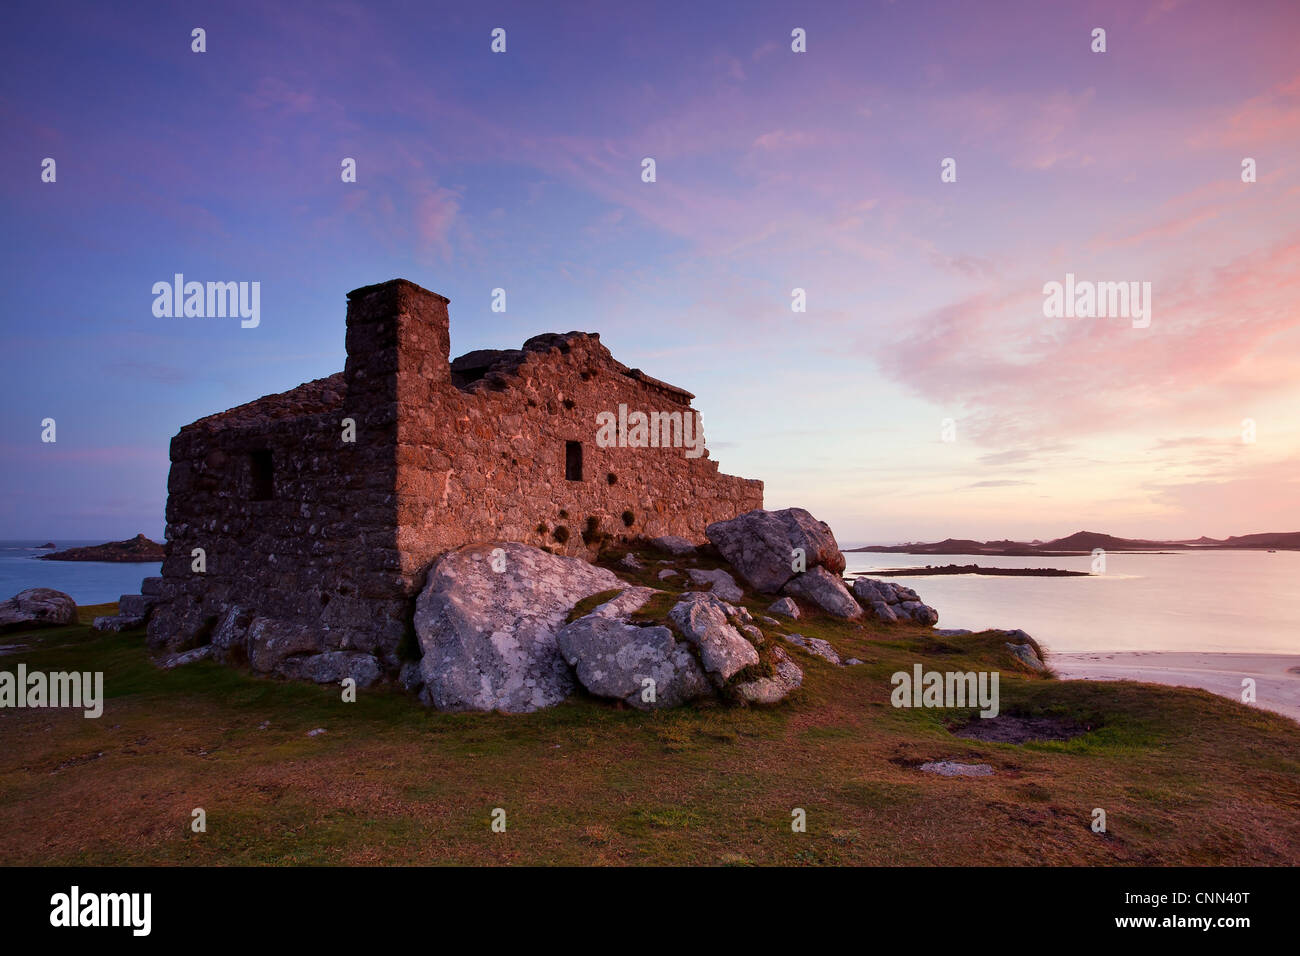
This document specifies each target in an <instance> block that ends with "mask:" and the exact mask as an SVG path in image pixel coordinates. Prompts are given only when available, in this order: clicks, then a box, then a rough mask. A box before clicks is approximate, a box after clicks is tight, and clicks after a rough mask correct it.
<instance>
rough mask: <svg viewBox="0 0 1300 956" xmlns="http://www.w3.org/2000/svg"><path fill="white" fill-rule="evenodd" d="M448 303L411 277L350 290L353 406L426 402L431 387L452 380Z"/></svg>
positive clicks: (347, 373)
mask: <svg viewBox="0 0 1300 956" xmlns="http://www.w3.org/2000/svg"><path fill="white" fill-rule="evenodd" d="M449 302H450V300H449V299H447V298H446V297H445V296H441V295H438V293H436V292H430V291H429V290H428V289H422V288H420V287H419V286H418V285H416V284H415V283H414V282H408V281H407V280H406V279H392V280H391V281H389V282H381V283H379V284H378V285H368V286H363V287H362V288H360V289H353V290H352V291H351V292H349V293H348V330H347V351H348V359H347V364H346V365H345V366H344V368H343V377H344V380H345V381H346V383H347V387H348V405H349V406H351V407H356V406H357V405H358V404H360V403H365V404H368V405H371V406H372V407H382V406H390V407H391V406H393V405H396V406H398V407H400V406H410V405H413V404H423V403H425V402H427V401H428V398H429V394H430V390H431V387H433V386H437V385H440V384H443V383H448V384H449V383H450V382H451V366H450V360H451V355H450V351H451V338H450V332H449V330H448V319H447V305H448V303H449ZM390 410H391V412H392V413H394V414H395V413H396V412H397V408H396V407H392V408H390Z"/></svg>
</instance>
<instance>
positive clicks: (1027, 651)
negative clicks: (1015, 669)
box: [1007, 631, 1047, 671]
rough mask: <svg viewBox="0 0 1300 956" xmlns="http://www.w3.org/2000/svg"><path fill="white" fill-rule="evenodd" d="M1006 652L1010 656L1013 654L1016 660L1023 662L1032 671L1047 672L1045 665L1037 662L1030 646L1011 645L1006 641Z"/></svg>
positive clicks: (1036, 657) (1037, 659)
mask: <svg viewBox="0 0 1300 956" xmlns="http://www.w3.org/2000/svg"><path fill="white" fill-rule="evenodd" d="M1020 633H1022V634H1023V633H1024V632H1023V631H1021V632H1020ZM1007 650H1009V651H1010V652H1011V653H1012V654H1014V655H1015V656H1016V657H1017V658H1018V659H1020V660H1021V661H1023V662H1024V663H1025V664H1026V665H1028V666H1029V667H1030V668H1032V669H1033V670H1036V671H1045V670H1047V665H1046V664H1044V663H1043V662H1042V661H1041V660H1039V658H1038V655H1037V654H1035V653H1034V646H1033V645H1032V644H1012V643H1011V642H1010V641H1008V642H1007Z"/></svg>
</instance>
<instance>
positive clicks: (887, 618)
mask: <svg viewBox="0 0 1300 956" xmlns="http://www.w3.org/2000/svg"><path fill="white" fill-rule="evenodd" d="M871 613H872V614H874V615H875V616H876V619H877V620H879V621H884V622H885V623H886V624H896V623H898V615H897V614H895V613H894V609H893V608H892V607H890V606H889V605H888V604H886V603H885V602H884V601H872V602H871Z"/></svg>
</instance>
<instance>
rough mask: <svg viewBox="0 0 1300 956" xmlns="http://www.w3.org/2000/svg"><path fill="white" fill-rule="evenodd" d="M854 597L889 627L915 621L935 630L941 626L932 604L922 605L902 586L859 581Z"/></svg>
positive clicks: (869, 579) (910, 591)
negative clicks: (898, 623)
mask: <svg viewBox="0 0 1300 956" xmlns="http://www.w3.org/2000/svg"><path fill="white" fill-rule="evenodd" d="M853 594H854V595H855V596H856V597H857V599H858V600H859V601H860V602H862V606H863V607H864V608H866V609H867V610H868V611H870V612H871V613H872V615H873V616H874V617H875V618H876V619H877V620H879V621H884V622H885V623H887V624H893V623H895V622H896V621H913V622H915V623H917V624H924V625H926V626H932V625H934V624H937V623H939V612H938V611H936V610H935V609H934V608H932V607H930V606H929V605H928V604H922V603H921V599H920V598H919V597H917V594H916V592H915V591H913V590H912V589H911V588H908V587H903V585H901V584H895V583H894V582H892V581H878V580H876V579H875V578H856V579H855V580H854V582H853Z"/></svg>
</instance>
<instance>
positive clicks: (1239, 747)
mask: <svg viewBox="0 0 1300 956" xmlns="http://www.w3.org/2000/svg"><path fill="white" fill-rule="evenodd" d="M617 556H618V555H614V557H617ZM602 563H604V562H602ZM704 563H705V562H701V564H704ZM610 566H611V567H613V566H614V565H613V564H612V563H610ZM660 567H662V565H653V564H652V565H650V568H648V569H647V570H646V571H644V572H641V573H640V574H632V575H630V574H629V573H628V572H627V571H626V569H623V568H619V569H618V571H619V573H620V574H621V575H622V576H624V577H639V578H640V579H641V582H640V583H651V582H653V584H654V585H655V586H659V587H664V588H666V589H669V590H680V589H681V584H680V582H681V581H682V578H681V577H680V576H679V577H678V578H676V579H673V580H675V581H677V582H679V583H678V585H677V587H676V588H673V587H672V585H673V580H670V581H668V582H659V581H657V580H655V579H654V578H653V574H652V571H651V569H653V570H654V571H657V570H658V569H659V568H660ZM743 603H744V604H745V605H746V606H747V607H748V608H749V609H750V610H751V611H752V612H753V613H755V614H756V615H758V614H764V613H766V612H765V607H766V605H767V604H768V603H770V599H768V600H746V601H745V602H743ZM111 612H112V605H103V606H99V607H86V608H82V609H81V622H82V623H80V624H78V625H76V626H69V627H63V628H57V629H49V630H43V631H32V632H19V633H14V634H7V635H5V636H4V637H3V638H2V639H0V647H3V646H4V645H6V644H22V645H27V646H26V647H25V648H24V649H21V650H19V651H17V652H15V653H9V654H5V655H3V656H0V669H5V670H13V669H14V667H15V665H16V664H17V663H19V662H23V663H25V664H26V665H27V667H28V668H29V670H30V669H38V670H44V671H52V670H79V671H87V670H89V671H97V670H102V671H103V672H104V675H105V676H104V683H105V694H106V696H107V698H108V699H107V701H106V703H105V709H104V714H103V716H102V717H101V718H99V719H98V720H87V719H85V718H84V717H82V716H81V712H80V711H72V710H25V709H24V710H9V709H5V710H0V833H4V834H5V839H4V840H3V841H0V863H2V864H177V863H192V864H236V863H237V864H294V863H313V864H438V863H457V864H552V863H558V864H711V865H713V864H738V865H743V864H795V865H800V864H943V865H954V864H1022V863H1027V864H1083V865H1106V864H1268V865H1296V864H1297V863H1300V814H1297V812H1296V807H1297V805H1300V726H1297V725H1296V724H1295V723H1293V722H1292V721H1289V720H1287V719H1286V718H1284V717H1281V716H1278V715H1275V714H1272V713H1269V712H1267V711H1262V710H1257V709H1253V708H1250V707H1247V706H1245V705H1242V704H1238V703H1234V702H1232V701H1229V700H1225V699H1223V698H1220V697H1216V696H1213V695H1211V694H1209V693H1206V692H1202V691H1196V690H1184V689H1177V688H1168V687H1158V686H1153V685H1144V684H1134V683H1127V682H1125V683H1085V682H1065V681H1058V680H1055V679H1053V678H1052V677H1050V676H1043V675H1040V674H1037V673H1034V672H1032V671H1029V670H1028V669H1027V668H1025V666H1024V665H1022V664H1021V663H1020V662H1019V661H1017V660H1016V659H1015V658H1014V657H1013V656H1012V655H1011V654H1010V653H1009V652H1008V651H1007V650H1006V648H1005V644H1004V642H1005V638H1004V637H1003V636H1002V635H1001V634H998V633H986V634H974V635H969V636H965V637H954V638H936V637H935V636H933V635H932V634H931V633H929V630H928V629H927V628H922V627H919V626H913V625H892V626H884V625H878V624H874V623H866V624H863V625H859V624H853V623H847V622H844V621H839V620H836V619H833V618H830V617H824V616H817V615H814V614H812V613H808V614H806V616H805V617H804V618H803V619H801V620H799V621H793V622H788V624H789V627H787V628H785V629H784V630H786V631H790V632H797V633H800V634H804V635H805V636H810V637H821V638H825V639H826V640H828V641H830V642H831V643H832V644H834V645H835V647H836V648H837V649H838V650H839V651H840V653H841V654H842V655H843V656H845V657H850V656H855V657H858V658H861V659H862V660H863V661H864V662H865V663H864V664H862V665H859V666H853V667H833V666H831V665H830V664H828V663H825V662H824V661H822V660H820V659H819V658H815V657H813V656H811V655H809V654H806V653H804V652H803V651H802V650H800V649H798V648H789V651H790V653H791V655H792V656H793V657H795V659H796V660H797V661H798V663H799V664H800V666H801V667H803V669H804V684H803V687H802V689H801V690H800V691H798V692H796V694H795V695H794V696H793V697H792V698H791V699H790V700H788V701H786V702H785V703H783V704H781V705H778V706H776V707H774V708H771V709H759V708H750V709H736V708H729V707H725V706H722V705H719V704H708V705H697V706H691V707H686V708H683V709H680V710H676V711H663V712H655V713H642V712H638V711H635V710H632V709H618V708H616V707H614V706H612V705H610V704H608V703H605V702H602V701H597V700H595V699H591V698H586V697H582V696H578V697H575V698H573V699H571V700H570V701H568V702H566V703H565V704H563V705H561V706H560V707H557V708H554V709H552V710H547V711H542V712H539V713H535V714H529V715H503V714H446V713H438V712H435V711H430V710H426V709H425V708H423V707H421V706H420V705H419V704H418V703H416V702H415V701H414V700H413V699H412V698H409V697H407V696H405V695H403V694H401V693H399V692H396V691H390V690H370V691H365V690H363V691H360V692H359V694H358V701H357V702H356V703H343V702H342V700H341V699H340V693H339V689H338V688H337V687H319V686H315V685H310V684H298V683H285V682H279V681H273V680H268V679H260V678H254V677H252V676H251V675H249V674H248V673H245V672H241V671H238V670H234V669H230V668H226V667H222V666H220V665H217V664H213V663H211V662H208V661H204V662H201V663H198V664H193V665H189V666H186V667H182V668H178V669H176V670H173V671H163V670H159V669H158V668H156V667H155V666H154V665H153V664H152V663H151V662H150V660H149V657H148V653H147V651H146V649H145V647H144V640H143V634H142V632H140V631H135V632H127V633H124V634H119V635H109V636H103V637H100V636H96V635H94V634H92V633H91V631H90V629H89V627H88V626H87V625H88V623H89V621H90V620H91V618H92V617H94V616H95V615H99V614H107V613H111ZM763 627H764V630H765V632H767V633H768V634H769V635H771V634H773V633H774V629H772V628H770V627H769V626H767V625H763ZM917 662H919V663H921V664H923V666H924V667H925V669H927V670H931V669H934V670H941V671H948V670H997V671H999V672H1000V673H1001V675H1002V676H1001V699H1002V700H1001V703H1002V713H1003V714H1013V715H1020V716H1042V717H1051V718H1057V719H1058V720H1059V721H1060V722H1062V724H1063V725H1074V726H1075V727H1077V728H1079V729H1083V728H1091V729H1090V730H1087V731H1086V732H1083V733H1081V734H1080V735H1079V736H1076V737H1073V738H1072V739H1069V740H1063V741H1051V742H1047V741H1043V742H1029V743H1025V744H1010V743H993V742H987V741H982V740H974V739H967V738H964V737H960V736H955V735H954V734H953V733H952V730H954V729H960V728H961V727H962V726H963V725H964V724H966V723H967V722H968V721H969V719H970V717H971V716H972V715H973V714H974V710H973V709H971V710H969V711H963V712H960V713H956V712H954V711H951V710H924V709H918V710H912V709H896V708H894V707H892V706H891V705H890V703H889V695H890V691H891V689H892V688H891V685H890V675H891V674H892V673H893V672H895V671H898V670H909V671H910V669H911V667H912V665H913V664H914V663H917ZM317 728H323V729H324V730H325V733H323V734H319V735H317V736H308V732H309V731H311V730H314V729H317ZM949 758H951V759H955V760H960V761H963V762H971V763H987V764H990V765H992V766H993V768H994V769H995V773H994V775H993V776H991V777H980V778H964V777H956V778H945V777H939V776H935V775H932V774H928V773H922V772H920V771H919V770H918V769H917V768H918V767H919V765H920V764H921V763H923V762H925V761H929V760H942V759H949ZM196 807H202V808H203V809H204V810H205V811H206V813H207V824H208V832H207V833H204V834H195V833H192V832H190V826H189V824H190V819H191V816H190V815H191V811H192V810H193V809H194V808H196ZM496 807H501V808H503V809H505V811H506V819H507V830H506V832H505V833H493V832H492V831H491V829H490V827H489V823H490V820H491V814H492V811H493V808H496ZM795 807H800V808H803V809H804V810H806V811H807V827H808V828H807V832H806V833H793V832H791V827H790V821H791V811H792V809H793V808H795ZM1094 807H1101V808H1103V809H1105V811H1106V814H1107V824H1108V832H1107V833H1106V834H1102V835H1099V834H1096V833H1093V832H1092V830H1091V829H1090V826H1089V825H1090V823H1091V820H1092V811H1093V808H1094Z"/></svg>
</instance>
